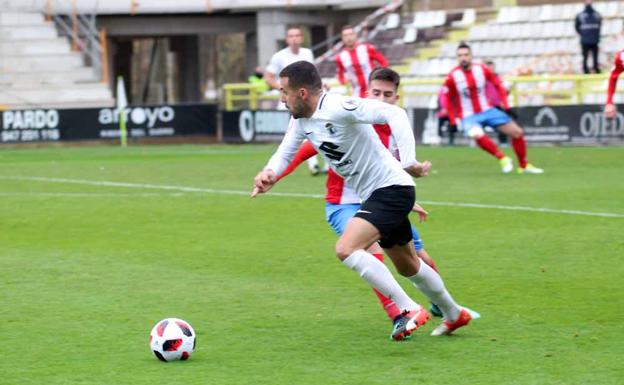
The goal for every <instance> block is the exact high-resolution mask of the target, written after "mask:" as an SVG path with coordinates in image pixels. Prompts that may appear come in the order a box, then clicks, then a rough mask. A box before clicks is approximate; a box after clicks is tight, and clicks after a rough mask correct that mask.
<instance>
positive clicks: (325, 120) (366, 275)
mask: <svg viewBox="0 0 624 385" xmlns="http://www.w3.org/2000/svg"><path fill="white" fill-rule="evenodd" d="M280 83H281V92H282V102H284V104H285V105H286V107H287V108H288V110H289V111H290V113H291V114H292V119H291V120H290V123H289V128H288V130H287V132H286V135H285V136H284V139H283V140H282V143H281V144H280V146H279V147H278V149H277V151H276V152H275V154H273V156H272V157H271V159H270V160H269V162H268V164H267V165H266V166H265V167H264V169H263V170H262V171H260V172H259V173H258V174H257V175H256V177H255V179H254V190H253V192H252V196H257V195H258V194H261V193H265V192H267V191H268V190H269V189H270V188H271V187H272V186H273V185H274V184H275V182H276V181H277V176H278V175H280V174H281V173H282V172H283V171H284V170H285V169H286V167H287V166H288V164H289V163H290V162H291V161H292V159H293V157H294V155H295V153H296V152H297V149H298V148H299V146H300V144H301V143H302V142H303V140H304V139H305V138H307V139H308V140H309V141H310V143H311V144H312V145H313V146H314V148H315V149H316V150H317V151H319V152H320V153H322V154H323V156H324V157H325V159H326V160H327V161H328V162H330V166H331V168H332V170H334V171H335V172H336V173H338V174H339V175H340V176H342V177H343V178H344V179H345V182H346V183H347V184H348V185H350V186H352V187H353V189H354V190H355V192H356V194H357V195H358V196H360V197H361V198H362V199H363V200H364V201H363V202H362V205H361V207H360V209H359V210H358V211H357V213H356V215H355V216H354V217H353V218H351V219H350V220H349V222H348V223H347V225H346V227H345V230H344V233H343V234H342V235H341V236H340V238H339V239H338V241H337V242H336V256H337V257H338V258H339V259H340V260H341V261H342V263H343V264H344V265H345V266H347V267H349V268H350V269H352V270H354V271H355V272H357V273H358V275H359V276H360V277H361V278H362V279H364V280H365V281H366V282H367V283H368V284H369V285H371V286H372V287H374V288H375V289H377V290H378V291H379V292H381V293H382V294H384V295H385V296H386V297H388V298H392V299H393V300H394V302H395V303H396V305H397V306H398V307H399V309H400V310H401V312H402V313H401V315H400V316H399V317H397V318H396V320H395V322H394V325H393V330H392V334H391V337H392V338H393V339H394V340H402V339H404V338H405V337H407V336H409V335H410V334H411V333H412V332H413V331H414V330H416V329H417V328H418V327H420V326H421V325H423V324H424V323H425V322H426V321H427V320H428V319H429V318H430V315H429V313H428V312H427V310H425V308H423V307H422V306H421V305H419V304H417V303H416V302H415V301H414V300H412V299H411V298H410V297H409V296H408V295H407V294H406V293H405V291H404V290H403V288H401V286H400V285H399V284H398V282H397V281H396V280H395V279H394V276H393V275H392V273H391V272H390V270H389V269H388V268H387V267H386V266H385V265H384V264H383V263H382V262H381V261H379V260H378V259H377V258H375V257H374V256H372V255H371V254H370V253H368V252H366V251H365V250H366V249H368V248H369V247H370V246H371V245H372V244H373V243H375V242H377V241H379V244H380V246H381V247H382V248H383V249H384V251H385V252H386V253H387V254H388V256H390V259H391V260H392V262H393V263H394V265H395V267H396V269H397V271H398V272H399V274H401V275H403V276H404V277H407V278H408V279H409V280H410V281H411V282H412V283H413V284H414V285H415V286H416V287H417V288H418V289H420V290H421V291H422V292H423V293H424V294H425V295H426V296H427V297H428V298H429V300H430V301H432V302H434V303H436V304H437V305H438V306H439V307H440V309H441V310H442V313H443V315H444V319H445V320H444V322H443V323H442V324H441V325H440V326H438V327H437V328H436V329H434V331H433V332H432V335H434V336H438V335H444V334H449V333H451V332H453V331H454V330H456V329H457V328H459V327H462V326H465V325H467V324H468V323H469V322H470V320H471V319H472V317H471V315H470V313H469V312H468V311H467V310H466V309H463V308H461V307H460V306H459V305H458V304H457V303H456V302H455V301H454V300H453V298H452V297H451V295H450V294H449V292H448V291H447V290H446V288H445V286H444V282H443V281H442V278H441V277H440V276H439V275H438V273H436V272H435V270H433V269H432V268H431V267H429V265H427V264H426V263H421V262H420V258H418V257H417V256H416V252H415V250H414V245H413V241H412V231H411V225H410V223H409V218H408V216H409V213H410V212H411V211H412V209H413V207H414V203H415V187H414V186H415V184H414V181H413V179H412V178H411V176H414V177H421V176H425V175H427V173H428V171H429V168H430V166H431V165H430V164H427V163H419V162H418V161H417V160H416V159H415V142H414V135H413V132H412V129H411V125H410V122H409V118H408V117H407V113H406V112H405V110H403V109H401V108H398V107H396V106H392V105H389V104H386V103H382V102H379V101H377V100H370V99H359V98H346V97H343V96H340V95H333V94H326V93H324V92H323V86H322V82H321V76H320V75H319V73H318V71H317V69H316V67H314V65H312V64H310V63H307V62H297V63H293V64H291V65H289V66H288V67H286V68H285V69H284V70H282V72H281V73H280ZM370 124H389V125H390V126H391V127H392V133H393V136H394V137H395V138H396V139H397V140H396V143H397V145H398V146H399V150H400V154H401V162H400V163H399V162H397V160H396V159H395V158H394V157H393V156H392V155H391V154H390V152H389V151H388V150H387V149H386V148H385V147H384V146H383V145H382V144H381V141H380V140H379V138H378V136H377V134H376V133H375V131H374V130H373V128H372V127H371V126H370ZM410 175H411V176H410Z"/></svg>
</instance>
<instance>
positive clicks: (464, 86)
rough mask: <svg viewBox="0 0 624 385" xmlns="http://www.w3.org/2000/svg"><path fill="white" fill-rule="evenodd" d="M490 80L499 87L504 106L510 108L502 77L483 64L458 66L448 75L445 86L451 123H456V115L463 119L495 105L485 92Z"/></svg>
mask: <svg viewBox="0 0 624 385" xmlns="http://www.w3.org/2000/svg"><path fill="white" fill-rule="evenodd" d="M488 82H491V83H492V84H493V85H494V86H495V87H496V88H497V89H498V91H499V93H500V97H501V101H502V102H503V106H504V107H505V108H509V104H508V103H507V92H506V91H505V88H504V87H503V85H502V84H501V81H500V79H499V78H498V76H496V75H494V73H493V72H492V71H490V69H489V68H487V67H486V66H484V65H483V64H477V63H473V64H472V65H471V67H470V69H469V70H465V69H463V68H462V67H461V66H457V67H455V68H454V69H453V70H452V71H451V72H450V73H449V74H448V75H447V77H446V79H445V81H444V86H445V87H446V88H447V89H448V92H447V93H446V96H445V97H446V98H447V105H448V112H449V120H450V121H451V124H455V118H456V117H457V118H460V119H463V118H466V117H468V116H471V115H474V114H479V113H481V112H484V111H487V110H489V109H490V108H492V107H493V106H492V105H490V103H489V101H488V98H487V95H486V93H485V89H486V84H487V83H488Z"/></svg>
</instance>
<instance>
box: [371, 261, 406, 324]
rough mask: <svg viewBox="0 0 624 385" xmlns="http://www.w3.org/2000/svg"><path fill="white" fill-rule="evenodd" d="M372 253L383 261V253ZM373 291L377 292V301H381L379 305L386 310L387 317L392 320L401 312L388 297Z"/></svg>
mask: <svg viewBox="0 0 624 385" xmlns="http://www.w3.org/2000/svg"><path fill="white" fill-rule="evenodd" d="M373 255H374V256H375V258H377V259H379V260H380V261H381V262H383V260H384V257H383V254H373ZM373 291H374V292H375V294H377V298H379V302H381V307H383V309H384V311H385V312H386V314H388V317H390V319H391V320H394V319H395V318H396V317H397V316H398V315H399V314H401V309H399V308H398V307H397V305H396V304H395V303H394V302H393V301H392V300H391V299H390V298H388V297H386V296H385V295H383V294H381V293H380V292H378V291H377V289H373Z"/></svg>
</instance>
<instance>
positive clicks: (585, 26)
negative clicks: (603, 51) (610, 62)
mask: <svg viewBox="0 0 624 385" xmlns="http://www.w3.org/2000/svg"><path fill="white" fill-rule="evenodd" d="M601 25H602V17H601V16H600V14H599V13H598V12H596V10H595V9H594V8H593V7H592V0H585V9H583V11H582V12H581V13H579V14H578V15H576V20H575V22H574V28H575V29H576V32H577V33H578V34H579V35H580V37H581V49H582V51H583V71H584V72H585V73H586V74H588V73H589V67H588V66H587V56H588V55H589V53H590V52H591V53H592V58H593V60H594V72H595V73H600V68H599V67H598V43H600V27H601Z"/></svg>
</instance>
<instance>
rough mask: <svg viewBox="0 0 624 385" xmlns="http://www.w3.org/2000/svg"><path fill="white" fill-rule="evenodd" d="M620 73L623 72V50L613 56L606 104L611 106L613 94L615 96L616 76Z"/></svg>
mask: <svg viewBox="0 0 624 385" xmlns="http://www.w3.org/2000/svg"><path fill="white" fill-rule="evenodd" d="M622 72H624V50H622V51H620V52H618V54H617V55H615V63H613V69H612V70H611V77H610V78H609V89H608V90H607V104H613V94H615V88H616V86H617V80H618V76H620V74H621V73H622Z"/></svg>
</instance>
